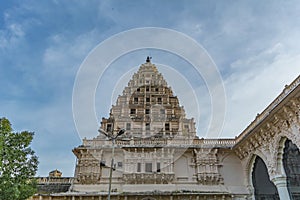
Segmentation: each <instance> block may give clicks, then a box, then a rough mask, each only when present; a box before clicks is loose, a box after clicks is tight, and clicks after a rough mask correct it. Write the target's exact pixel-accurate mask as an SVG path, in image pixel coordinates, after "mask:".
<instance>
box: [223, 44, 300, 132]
mask: <svg viewBox="0 0 300 200" xmlns="http://www.w3.org/2000/svg"><path fill="white" fill-rule="evenodd" d="M299 65H300V54H290V53H289V50H288V49H286V48H285V47H284V45H282V44H275V45H274V46H273V47H271V48H269V49H266V50H265V51H263V52H261V53H260V54H259V55H257V56H253V57H250V58H247V59H241V60H238V61H236V62H235V63H233V64H232V67H233V68H234V72H233V73H232V74H231V75H230V76H229V77H228V78H227V79H226V80H225V87H226V91H227V97H228V109H227V111H228V113H227V118H226V119H227V120H226V123H225V128H224V132H223V136H237V135H238V134H239V133H241V131H242V130H243V129H245V128H246V127H247V126H248V125H249V124H250V122H251V121H252V120H253V119H254V118H255V117H256V114H257V113H261V112H262V111H263V110H264V109H265V108H266V107H267V106H268V105H269V104H270V103H271V102H272V101H273V99H275V98H276V97H277V96H278V95H279V94H280V92H281V91H282V90H283V88H284V86H285V85H286V84H290V83H291V82H292V81H293V80H294V79H295V78H296V77H297V76H298V75H299V74H300V68H299Z"/></svg>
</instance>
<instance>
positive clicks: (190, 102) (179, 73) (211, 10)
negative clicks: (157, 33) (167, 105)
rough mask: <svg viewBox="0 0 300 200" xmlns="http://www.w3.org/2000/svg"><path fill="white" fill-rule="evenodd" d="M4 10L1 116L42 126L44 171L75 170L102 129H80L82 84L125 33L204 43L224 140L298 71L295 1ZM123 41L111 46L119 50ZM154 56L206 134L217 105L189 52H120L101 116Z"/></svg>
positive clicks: (14, 4)
mask: <svg viewBox="0 0 300 200" xmlns="http://www.w3.org/2000/svg"><path fill="white" fill-rule="evenodd" d="M0 14H1V15H0V85H1V87H0V117H6V118H8V119H9V120H10V122H11V123H12V125H13V128H14V130H15V131H23V130H29V131H33V132H34V133H35V136H34V139H33V142H32V148H33V149H34V150H35V152H36V154H37V156H38V157H39V161H40V164H39V169H38V172H37V176H47V175H48V172H49V171H51V170H53V169H59V170H60V171H62V173H63V176H73V175H74V167H75V161H76V158H75V156H74V155H73V153H72V149H73V148H75V147H77V146H79V145H80V144H81V140H82V138H83V137H85V136H87V137H88V138H89V137H95V136H97V134H98V132H97V127H93V126H89V121H90V119H89V118H88V117H86V119H85V121H84V122H83V123H86V127H87V130H88V132H89V133H86V134H85V133H79V132H78V129H77V127H76V120H74V117H73V116H74V106H73V104H72V103H73V100H74V99H73V97H74V94H73V93H74V85H76V84H75V83H76V81H77V80H78V79H76V77H77V76H78V74H79V72H80V69H82V68H83V63H84V61H86V60H87V58H88V57H89V55H91V53H92V52H95V50H96V49H97V47H99V44H100V46H101V44H103V43H104V42H105V41H107V40H108V39H109V38H111V37H113V36H115V35H118V34H120V33H124V32H126V31H129V30H132V29H137V28H145V27H157V28H165V29H168V30H174V31H177V32H179V33H182V34H184V35H186V36H188V37H190V38H191V39H192V40H194V41H196V42H197V43H198V44H199V45H200V46H201V47H202V48H203V52H204V53H206V57H208V58H210V59H211V63H213V64H214V67H215V68H216V71H217V74H218V75H219V76H220V78H221V79H220V80H221V84H220V85H221V86H222V88H224V93H225V100H220V102H216V104H218V103H223V104H222V105H223V107H224V108H225V109H224V110H222V111H221V112H224V120H220V121H221V125H222V127H221V129H222V130H221V131H220V133H219V134H218V137H221V138H233V137H235V136H237V135H239V134H240V133H241V132H242V131H243V129H245V128H246V127H247V126H248V125H249V124H250V123H251V121H253V120H254V119H255V116H256V115H257V113H261V112H262V111H263V110H264V109H265V108H266V107H267V105H269V104H270V103H271V102H272V101H273V100H274V99H275V98H276V97H277V96H278V95H279V94H280V93H281V91H282V90H283V88H284V86H285V85H287V84H290V83H291V82H292V81H293V80H294V79H295V78H297V76H298V75H299V73H300V39H299V35H300V4H299V2H298V1H296V0H291V1H283V0H282V1H281V0H278V1H272V0H265V1H260V0H253V1H219V0H211V1H204V0H203V1H201V0H195V1H193V0H189V1H178V0H173V1H171V0H169V1H167V0H163V1H161V0H159V1H158V0H157V1H155V0H154V1H141V0H132V1H114V0H112V1H93V0H88V1H79V0H78V1H76V0H72V1H59V0H53V1H51V0H50V1H38V0H19V1H15V0H12V1H3V2H1V5H0ZM137 40H139V38H137ZM129 42H133V41H129ZM118 45H119V44H118ZM118 45H117V44H116V45H115V46H112V47H111V48H107V51H108V52H109V51H115V50H116V48H118V47H119V46H120V45H119V46H118ZM185 48H186V46H185ZM187 48H188V47H187ZM189 53H190V54H191V55H192V53H193V52H192V51H191V52H189ZM149 55H150V56H151V57H152V62H153V63H154V64H156V65H157V67H158V69H159V71H160V72H162V74H163V75H164V77H165V79H166V80H167V82H168V84H169V85H170V86H171V87H172V89H173V91H174V93H175V94H176V95H177V96H178V98H179V100H180V104H181V105H183V106H184V107H185V110H186V113H187V117H189V118H191V117H194V118H195V119H196V124H197V134H198V135H199V137H204V136H207V135H205V132H206V131H207V130H208V126H209V124H210V122H211V118H212V115H213V113H212V110H211V107H212V105H213V104H214V103H213V101H212V100H211V97H212V96H211V94H210V91H211V90H210V86H208V85H207V82H206V79H205V76H204V75H203V74H198V75H197V73H195V69H193V66H192V64H191V63H189V62H188V61H187V60H186V59H185V58H183V57H180V56H178V55H176V54H174V52H168V51H165V50H161V49H155V48H145V49H139V50H135V51H131V52H128V53H126V54H124V55H119V57H118V58H117V59H115V60H112V62H111V63H110V65H109V66H107V68H106V70H105V71H104V73H103V74H102V75H101V77H99V80H98V82H97V85H96V91H95V105H94V106H95V115H96V116H97V120H98V123H100V120H101V118H102V117H108V114H109V109H110V108H111V105H113V104H115V101H116V98H117V96H118V95H119V94H121V92H122V90H123V88H124V86H125V85H126V84H127V83H128V81H129V79H130V78H131V76H132V75H133V73H134V72H136V71H137V69H138V67H139V66H140V65H141V64H142V63H144V62H145V58H146V56H149ZM103 57H105V55H99V56H98V59H100V60H101V59H102V58H103ZM194 57H197V55H195V56H194ZM199 58H200V57H199ZM200 60H201V59H200ZM95 67H97V66H95ZM98 67H99V66H98ZM102 67H103V66H102ZM99 68H101V67H99ZM99 68H97V69H99ZM195 74H196V75H195ZM221 101H222V102H221ZM194 102H195V103H194ZM195 104H196V105H197V106H196V107H197V109H195ZM215 108H216V107H215ZM79 109H80V108H79ZM218 111H219V110H218V109H217V110H216V112H218ZM82 118H85V117H84V116H82ZM221 118H222V117H221ZM217 119H219V118H217Z"/></svg>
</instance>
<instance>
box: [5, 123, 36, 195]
mask: <svg viewBox="0 0 300 200" xmlns="http://www.w3.org/2000/svg"><path fill="white" fill-rule="evenodd" d="M32 139H33V133H32V132H28V131H23V132H21V133H15V132H13V129H12V127H11V124H10V122H9V120H7V119H6V118H0V200H24V199H27V198H28V197H30V196H32V195H33V194H34V193H35V192H36V181H35V179H34V176H35V173H36V171H37V167H38V159H37V156H35V153H34V151H33V150H32V149H31V148H30V143H31V141H32Z"/></svg>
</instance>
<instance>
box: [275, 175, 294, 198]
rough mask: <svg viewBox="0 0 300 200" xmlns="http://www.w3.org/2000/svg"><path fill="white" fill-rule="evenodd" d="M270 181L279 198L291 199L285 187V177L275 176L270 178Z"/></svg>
mask: <svg viewBox="0 0 300 200" xmlns="http://www.w3.org/2000/svg"><path fill="white" fill-rule="evenodd" d="M272 182H273V183H274V185H275V186H276V188H277V191H278V194H279V197H280V199H284V200H291V198H290V194H289V191H288V188H287V183H286V177H284V176H275V177H274V178H272Z"/></svg>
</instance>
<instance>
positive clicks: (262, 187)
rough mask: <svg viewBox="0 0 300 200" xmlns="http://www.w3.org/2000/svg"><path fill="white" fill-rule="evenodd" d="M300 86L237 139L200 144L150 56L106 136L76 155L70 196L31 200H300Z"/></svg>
mask: <svg viewBox="0 0 300 200" xmlns="http://www.w3.org/2000/svg"><path fill="white" fill-rule="evenodd" d="M299 84H300V77H298V78H297V79H295V80H294V81H293V82H292V83H291V84H290V85H287V86H286V87H285V88H284V90H283V91H282V93H281V94H280V95H279V96H278V97H277V98H276V99H275V100H274V101H273V102H272V103H271V104H270V105H269V106H268V107H267V108H266V109H265V110H264V111H263V112H262V113H261V114H258V115H257V116H256V118H255V120H254V121H253V122H251V123H250V125H249V126H248V127H246V129H245V130H244V131H243V132H242V133H241V134H239V135H237V137H235V138H232V139H209V138H208V139H203V138H202V139H200V138H198V137H197V132H196V128H195V122H194V119H193V118H191V119H189V118H187V117H186V114H185V110H184V108H183V107H182V106H181V105H180V103H179V99H178V98H177V96H175V95H174V94H173V92H172V89H171V87H169V86H168V84H167V82H166V80H165V79H164V77H163V76H162V74H161V73H159V71H158V70H157V67H156V66H155V65H154V64H152V63H151V60H150V59H149V57H148V58H147V60H146V63H144V64H142V65H141V66H140V68H139V70H138V71H137V72H136V73H135V74H134V75H133V76H132V79H131V80H130V81H129V82H128V85H127V86H126V87H125V88H124V90H123V93H122V94H121V95H119V96H118V98H117V101H116V104H115V105H113V106H112V108H111V110H110V113H109V117H108V118H102V121H101V125H100V127H99V135H98V136H97V137H95V138H91V139H83V141H82V144H81V145H80V146H78V147H76V148H74V149H73V153H74V155H75V156H76V158H77V161H76V167H75V174H74V177H73V178H68V183H70V187H69V188H68V191H65V192H59V193H55V192H54V193H51V192H48V193H47V194H37V195H36V196H34V197H32V199H53V200H54V199H70V200H75V199H76V200H77V199H97V200H99V199H103V200H104V199H107V196H108V191H109V187H110V186H111V193H110V195H111V199H113V200H200V199H207V200H209V199H215V200H218V199H220V200H221V199H222V200H227V199H228V200H229V199H231V200H242V199H281V200H288V199H300V155H299V147H300V113H299V110H300V86H299ZM241 112H242V111H241ZM123 129H124V130H125V132H124V131H123ZM95 131H96V130H95ZM118 134H119V135H118ZM112 137H114V138H112ZM112 157H113V158H114V161H113V163H114V164H113V165H112V168H111V159H112ZM111 172H112V173H111ZM58 179H59V181H57V180H58ZM63 179H64V177H58V178H56V179H55V180H56V181H57V183H55V182H52V184H58V185H59V184H60V182H63V181H62V180H63ZM43 180H44V181H45V180H48V179H43ZM49 180H50V179H49ZM51 180H52V179H51ZM70 180H71V181H70ZM46 182H47V181H46ZM46 182H44V183H42V182H40V184H42V185H43V184H44V185H45V184H51V183H50V182H48V183H46Z"/></svg>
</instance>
